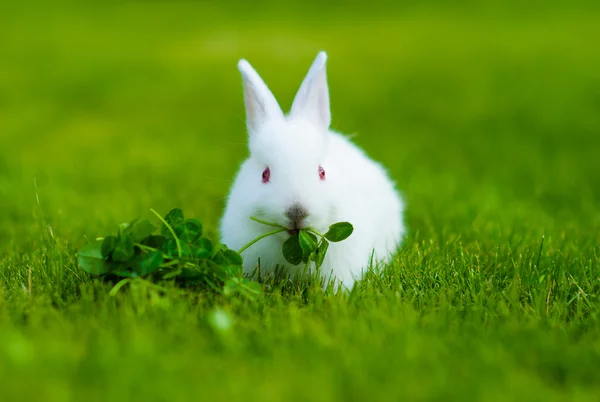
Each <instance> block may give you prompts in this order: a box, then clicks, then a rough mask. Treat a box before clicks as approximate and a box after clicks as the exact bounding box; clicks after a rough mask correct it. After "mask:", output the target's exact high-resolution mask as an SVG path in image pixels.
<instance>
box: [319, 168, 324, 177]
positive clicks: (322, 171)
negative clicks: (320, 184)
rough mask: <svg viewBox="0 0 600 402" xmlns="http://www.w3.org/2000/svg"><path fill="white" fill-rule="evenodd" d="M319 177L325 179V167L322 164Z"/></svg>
mask: <svg viewBox="0 0 600 402" xmlns="http://www.w3.org/2000/svg"><path fill="white" fill-rule="evenodd" d="M319 179H321V180H325V169H323V166H321V165H319Z"/></svg>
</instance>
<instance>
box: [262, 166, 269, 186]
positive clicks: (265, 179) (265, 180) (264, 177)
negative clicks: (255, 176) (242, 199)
mask: <svg viewBox="0 0 600 402" xmlns="http://www.w3.org/2000/svg"><path fill="white" fill-rule="evenodd" d="M270 178H271V169H269V167H268V166H267V168H266V169H265V170H263V173H262V182H263V183H268V182H269V179H270Z"/></svg>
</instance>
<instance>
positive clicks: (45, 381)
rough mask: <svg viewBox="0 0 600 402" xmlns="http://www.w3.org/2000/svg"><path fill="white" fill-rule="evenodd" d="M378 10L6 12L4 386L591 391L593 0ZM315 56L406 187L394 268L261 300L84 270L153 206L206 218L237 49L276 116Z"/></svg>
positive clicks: (598, 228)
mask: <svg viewBox="0 0 600 402" xmlns="http://www.w3.org/2000/svg"><path fill="white" fill-rule="evenodd" d="M311 4H312V3H311ZM374 4H375V5H373V7H372V9H370V10H369V12H365V13H363V12H362V10H359V9H358V8H357V7H348V8H346V7H344V6H340V5H338V3H337V2H336V3H335V4H333V5H331V7H329V8H327V9H326V10H320V9H318V7H317V6H314V5H312V6H310V7H309V8H308V9H304V8H303V6H295V7H294V8H290V9H285V8H283V7H281V6H277V5H276V4H275V3H274V4H267V5H265V6H264V9H258V10H249V9H248V8H246V9H238V8H235V7H232V9H224V8H214V7H211V8H208V7H206V8H203V7H201V6H199V5H196V4H194V3H191V2H182V3H166V2H165V3H162V2H149V3H147V4H144V3H141V2H140V3H130V4H127V5H117V4H108V3H105V4H104V5H102V6H100V5H98V6H90V5H88V6H86V7H83V6H78V5H75V4H72V5H71V6H70V7H67V6H65V7H54V8H51V7H49V6H43V5H41V4H39V5H37V7H32V8H28V9H26V8H25V7H24V6H11V7H9V6H6V7H5V10H3V12H2V13H0V43H2V52H1V53H2V55H1V56H0V149H1V150H2V151H1V152H0V211H2V213H1V214H0V241H1V245H0V379H1V380H0V395H1V397H0V398H1V399H2V400H6V401H12V400H46V401H66V400H73V401H79V400H89V401H95V400H111V401H120V400H123V401H128V400H164V401H184V400H186V401H187V400H191V399H196V400H224V401H233V400H332V399H337V400H386V401H389V400H424V399H427V400H461V401H466V400H498V401H506V400H540V401H541V400H543V401H552V400H570V401H571V400H590V401H592V400H597V398H598V395H600V324H599V321H598V320H599V314H600V307H599V304H598V302H599V300H598V298H599V296H600V246H599V244H600V208H599V207H598V206H599V205H600V162H598V156H599V155H600V117H599V114H598V110H599V109H600V95H599V94H600V73H599V72H600V52H598V45H597V40H595V39H594V38H598V37H600V24H598V20H599V18H598V17H599V16H600V14H599V13H598V7H597V6H595V5H593V4H590V5H588V6H586V5H585V4H584V3H583V2H579V3H577V6H575V5H572V6H570V7H571V8H569V9H566V8H565V7H567V6H561V5H560V4H559V3H557V5H556V6H552V7H550V8H548V9H544V10H538V9H535V8H533V7H530V8H528V9H526V10H524V9H522V8H520V6H519V5H518V4H516V3H515V4H516V5H513V6H511V5H508V6H505V7H504V9H503V10H496V9H494V8H493V7H492V6H491V5H488V6H486V7H471V4H470V2H464V3H463V4H462V5H461V6H457V7H454V8H451V7H447V6H445V5H444V4H445V3H440V5H438V6H435V5H432V6H429V7H416V6H414V5H411V4H409V3H408V2H406V3H397V2H396V3H394V4H395V6H394V7H393V9H391V10H389V9H388V8H387V5H385V4H380V2H376V3H374ZM320 49H326V50H327V51H328V53H329V64H328V66H329V67H328V69H329V80H330V90H331V100H332V108H333V110H332V112H333V126H334V127H335V128H336V129H339V130H341V131H343V132H346V133H354V134H355V137H354V139H355V141H357V142H358V143H359V144H360V145H361V146H362V147H364V149H366V150H367V151H368V152H369V154H371V155H372V156H373V157H375V158H376V159H378V160H380V161H382V162H383V163H384V164H385V165H386V166H387V167H388V168H389V170H390V173H391V174H392V176H393V177H394V179H395V180H396V181H397V183H398V186H399V187H400V189H401V190H402V191H403V193H404V195H405V197H406V200H407V204H408V210H407V215H406V220H407V225H408V228H409V235H408V237H407V239H406V242H405V244H404V246H403V247H402V249H401V250H400V251H399V253H398V255H397V257H396V259H395V260H394V263H393V264H391V265H390V266H386V267H381V270H380V272H378V273H373V274H370V275H369V276H368V277H367V278H366V279H365V280H364V281H363V282H361V283H360V284H359V285H358V286H357V287H356V289H355V290H354V291H353V292H352V293H351V294H350V295H342V294H337V295H333V294H325V293H323V292H321V291H319V290H318V289H314V288H303V287H302V286H297V287H295V288H292V289H288V290H286V291H284V292H281V291H278V290H277V289H274V288H268V289H267V291H266V294H265V296H264V297H263V298H262V299H261V300H260V301H259V302H257V303H248V302H246V301H244V300H240V299H235V298H233V299H226V298H222V297H218V296H215V295H207V294H202V293H198V292H194V291H186V292H185V293H184V294H178V293H175V292H173V293H168V294H160V293H156V292H155V291H152V290H148V289H144V288H141V287H138V288H132V289H130V290H127V291H121V292H120V293H119V294H118V295H117V296H116V297H110V296H108V291H109V289H110V286H109V285H107V284H102V283H100V282H98V281H95V280H92V279H91V278H89V277H88V276H87V275H85V274H84V273H83V272H82V271H81V270H79V269H78V267H77V266H76V258H75V255H76V254H75V253H76V250H77V248H79V247H80V246H81V245H83V244H85V243H86V237H87V238H93V237H95V236H100V235H105V234H107V233H109V232H111V231H113V230H114V227H115V225H117V224H118V223H120V222H123V221H128V220H130V219H131V218H134V217H136V216H143V217H147V218H152V214H151V213H150V211H149V210H150V208H154V209H156V210H157V211H159V212H160V213H163V214H164V213H166V212H167V211H168V210H169V209H170V208H173V207H176V206H178V207H181V208H183V209H184V210H185V211H186V213H187V214H188V215H189V216H190V217H192V216H193V217H196V218H199V219H200V220H202V221H203V223H205V225H206V226H207V227H208V229H209V230H211V231H212V232H213V233H216V227H217V223H218V219H219V217H220V214H221V212H222V208H223V205H224V197H225V196H226V194H227V189H228V186H229V184H230V182H231V180H232V177H233V175H234V173H235V171H236V170H237V167H238V165H239V163H240V162H241V160H242V158H243V157H244V156H245V154H246V148H245V137H244V135H245V134H244V122H243V119H244V112H243V105H242V88H241V79H240V77H239V74H238V72H237V70H236V68H235V65H236V62H237V60H238V59H239V58H241V57H246V58H248V59H249V60H250V61H251V63H253V65H254V66H255V67H256V68H257V69H258V71H259V72H260V73H261V74H262V76H263V77H264V78H265V80H266V81H267V83H268V84H269V85H270V87H271V89H272V90H273V91H274V93H275V94H276V96H278V98H279V99H280V102H281V103H282V105H283V106H284V107H289V105H290V102H291V100H292V97H293V95H294V93H295V91H296V89H297V87H298V86H299V84H300V81H301V79H302V77H303V76H304V74H305V73H306V71H307V69H308V67H309V65H310V63H311V61H312V59H313V58H314V56H315V55H316V53H317V51H318V50H320ZM34 183H35V185H34ZM38 200H39V202H38ZM223 317H225V318H227V319H228V320H229V323H230V325H225V324H223V322H222V320H223Z"/></svg>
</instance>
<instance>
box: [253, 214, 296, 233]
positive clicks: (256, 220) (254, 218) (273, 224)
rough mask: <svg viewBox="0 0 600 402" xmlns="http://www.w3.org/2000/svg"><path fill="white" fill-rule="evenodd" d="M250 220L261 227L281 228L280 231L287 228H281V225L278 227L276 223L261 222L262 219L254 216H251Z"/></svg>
mask: <svg viewBox="0 0 600 402" xmlns="http://www.w3.org/2000/svg"><path fill="white" fill-rule="evenodd" d="M250 219H252V220H253V221H254V222H258V223H262V224H263V225H267V226H273V227H276V228H281V229H286V230H287V228H286V227H285V226H283V225H280V224H278V223H272V222H267V221H263V220H262V219H258V218H257V217H255V216H251V217H250Z"/></svg>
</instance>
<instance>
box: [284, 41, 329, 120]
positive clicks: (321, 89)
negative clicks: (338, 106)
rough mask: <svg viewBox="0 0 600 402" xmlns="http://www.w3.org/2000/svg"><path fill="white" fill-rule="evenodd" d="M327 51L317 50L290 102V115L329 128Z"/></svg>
mask: <svg viewBox="0 0 600 402" xmlns="http://www.w3.org/2000/svg"><path fill="white" fill-rule="evenodd" d="M326 62H327V53H325V52H319V54H318V55H317V58H316V59H315V61H314V62H313V64H312V66H311V67H310V70H308V74H307V75H306V78H304V81H303V82H302V85H301V86H300V89H299V90H298V93H297V94H296V97H295V98H294V103H293V104H292V111H291V113H290V114H291V115H292V116H300V115H301V116H304V117H306V118H308V119H309V120H310V121H311V122H312V123H313V124H315V125H317V126H318V127H321V128H324V129H329V124H330V123H331V111H330V110H329V89H328V88H327V74H326V70H325V64H326Z"/></svg>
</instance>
